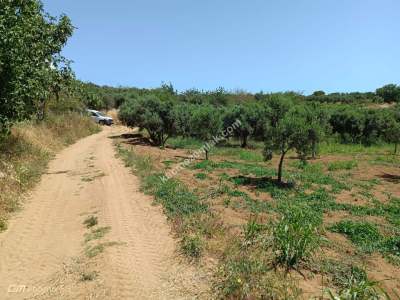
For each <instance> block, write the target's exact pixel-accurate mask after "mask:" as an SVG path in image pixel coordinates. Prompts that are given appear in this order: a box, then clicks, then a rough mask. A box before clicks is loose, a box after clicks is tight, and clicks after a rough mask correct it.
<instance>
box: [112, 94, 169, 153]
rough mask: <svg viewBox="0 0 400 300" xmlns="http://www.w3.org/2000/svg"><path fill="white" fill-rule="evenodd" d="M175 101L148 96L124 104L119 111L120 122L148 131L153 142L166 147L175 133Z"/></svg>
mask: <svg viewBox="0 0 400 300" xmlns="http://www.w3.org/2000/svg"><path fill="white" fill-rule="evenodd" d="M172 111H173V101H172V100H160V99H159V98H158V97H157V96H155V95H146V96H142V97H138V98H134V99H129V100H127V101H126V102H124V103H123V104H122V105H121V107H120V111H119V118H120V120H121V121H122V122H123V123H125V124H126V125H127V126H130V127H139V128H140V129H146V130H147V132H148V134H149V136H150V139H151V140H152V142H153V143H154V144H155V145H157V146H161V147H164V146H165V143H166V141H167V140H168V138H169V137H170V136H171V135H172V134H173V133H174V131H175V127H174V119H173V115H172Z"/></svg>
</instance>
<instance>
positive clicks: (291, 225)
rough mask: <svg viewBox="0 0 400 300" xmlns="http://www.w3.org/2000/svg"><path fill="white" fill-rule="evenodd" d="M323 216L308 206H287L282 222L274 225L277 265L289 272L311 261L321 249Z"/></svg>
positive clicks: (274, 248)
mask: <svg viewBox="0 0 400 300" xmlns="http://www.w3.org/2000/svg"><path fill="white" fill-rule="evenodd" d="M321 223H322V216H321V215H320V214H316V213H314V212H313V211H312V210H311V209H310V208H309V207H307V206H297V205H287V206H286V209H285V210H284V211H283V216H282V218H281V220H280V221H278V222H276V223H275V224H273V250H274V253H275V264H277V265H282V266H284V267H285V268H286V270H289V269H291V268H293V267H295V266H296V265H297V264H298V263H300V262H301V261H305V260H307V259H309V258H310V257H311V256H312V255H313V253H314V251H316V250H317V249H318V247H319V243H320V237H319V234H318V228H319V226H320V225H321Z"/></svg>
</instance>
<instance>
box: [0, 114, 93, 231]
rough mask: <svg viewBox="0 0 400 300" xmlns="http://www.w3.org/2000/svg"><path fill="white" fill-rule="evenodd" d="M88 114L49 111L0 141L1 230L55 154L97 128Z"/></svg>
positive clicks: (18, 126)
mask: <svg viewBox="0 0 400 300" xmlns="http://www.w3.org/2000/svg"><path fill="white" fill-rule="evenodd" d="M99 130H100V129H99V127H98V126H97V125H96V124H94V123H93V122H92V121H91V120H90V119H89V118H86V117H82V116H80V115H78V114H65V115H57V116H55V115H50V116H49V117H48V119H47V120H45V121H43V122H40V123H37V122H34V121H30V122H23V123H20V124H17V125H15V126H14V127H13V129H12V133H11V135H10V136H8V137H6V138H5V139H4V140H2V141H1V142H0V190H1V193H0V230H2V229H5V228H6V219H7V217H8V216H9V214H10V213H12V212H14V211H15V210H17V209H18V207H19V204H20V202H21V199H22V195H23V193H24V192H26V191H27V190H29V189H30V188H32V187H33V186H34V184H35V183H37V181H38V180H39V179H40V176H41V174H43V172H44V171H45V169H46V166H47V163H48V161H49V160H50V159H51V158H52V157H53V156H54V154H55V153H56V152H58V151H60V150H61V149H62V148H64V147H65V146H67V145H69V144H72V143H73V142H75V141H76V140H78V139H79V138H82V137H84V136H87V135H90V134H92V133H95V132H98V131H99Z"/></svg>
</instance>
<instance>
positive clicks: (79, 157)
mask: <svg viewBox="0 0 400 300" xmlns="http://www.w3.org/2000/svg"><path fill="white" fill-rule="evenodd" d="M124 132H126V129H125V128H123V127H113V128H105V129H104V130H103V132H101V133H99V134H96V135H93V136H90V137H87V138H85V139H83V140H81V141H79V142H78V143H76V144H74V145H72V146H70V147H69V148H67V149H65V150H64V151H62V152H61V153H60V154H59V155H57V157H56V159H55V160H53V161H52V162H51V164H50V166H49V171H48V174H46V175H44V176H43V178H42V180H41V182H40V184H39V185H38V186H37V187H36V189H35V190H34V191H33V193H32V195H31V197H30V198H29V200H28V201H27V203H26V204H25V207H24V209H23V210H22V211H21V212H20V213H18V214H17V215H16V217H15V218H14V219H13V220H11V222H10V225H9V229H8V230H7V231H6V232H4V233H1V234H0V259H1V261H0V299H31V298H33V297H34V296H35V299H41V298H43V299H51V298H52V295H51V293H52V292H54V291H55V293H56V295H57V299H93V298H96V299H101V298H104V299H193V298H197V297H199V296H200V295H201V293H202V291H203V290H204V289H206V283H205V282H206V280H205V278H204V277H205V275H201V274H200V273H198V272H197V271H196V270H195V269H194V267H191V266H188V265H185V264H182V263H180V262H178V260H177V259H176V241H175V240H174V238H173V237H172V234H171V232H170V227H169V225H168V223H167V220H166V218H165V216H164V215H163V213H162V211H161V209H160V208H159V207H156V206H153V205H152V199H151V197H149V196H145V195H143V194H142V193H141V192H140V191H139V182H138V179H137V178H136V177H135V176H133V175H132V174H131V172H130V171H129V170H128V169H127V168H125V167H124V166H123V164H122V162H121V161H120V160H119V159H117V158H116V157H115V151H114V148H113V145H112V139H110V137H111V136H113V135H118V134H121V133H124ZM94 212H96V215H97V216H98V219H99V226H100V225H101V226H110V227H111V231H110V232H109V233H108V234H107V235H106V237H105V238H104V239H105V241H109V242H117V243H118V244H117V245H115V246H112V247H108V248H107V249H106V250H105V252H104V253H102V254H101V255H99V256H98V257H96V258H94V260H95V266H96V271H98V272H99V278H98V279H97V280H96V281H97V283H96V284H85V283H82V282H78V283H76V282H69V281H63V280H62V278H61V279H60V278H59V277H60V276H63V274H64V273H65V272H64V271H63V270H64V269H65V266H67V265H68V264H70V263H71V260H73V259H74V258H76V257H80V256H82V255H84V254H83V252H84V250H83V249H84V247H85V246H84V245H83V237H84V234H85V233H86V232H87V229H86V228H85V227H84V226H83V225H82V221H83V220H84V216H85V215H86V216H87V215H88V214H90V213H94ZM60 274H61V275H60ZM57 285H58V286H57ZM99 287H100V289H101V291H99ZM93 289H96V290H93ZM53 296H54V295H53Z"/></svg>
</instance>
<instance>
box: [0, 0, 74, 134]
mask: <svg viewBox="0 0 400 300" xmlns="http://www.w3.org/2000/svg"><path fill="white" fill-rule="evenodd" d="M72 33H73V26H72V24H71V22H70V19H69V18H68V17H67V16H61V17H60V18H54V17H51V16H50V15H48V14H47V13H45V12H44V10H43V7H42V4H41V2H39V1H37V0H24V1H17V0H6V1H1V2H0V131H1V132H3V133H4V132H7V131H8V130H9V128H10V126H11V125H12V124H13V123H14V122H16V121H19V120H23V119H26V118H29V117H30V116H32V115H34V114H36V113H37V112H42V113H43V112H44V108H45V104H46V101H47V100H48V98H49V96H50V95H51V94H52V93H55V94H56V95H57V94H58V93H59V91H60V89H61V85H62V83H63V81H64V79H65V78H69V77H70V76H71V70H70V68H69V62H68V61H67V60H66V59H65V58H64V57H63V56H61V55H60V52H61V50H62V48H63V46H64V45H65V44H66V42H67V40H68V38H69V37H70V36H71V35H72Z"/></svg>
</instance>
